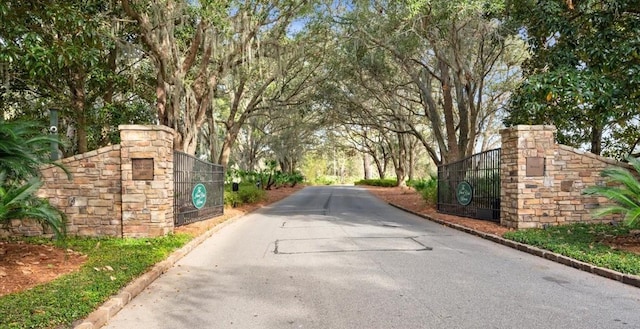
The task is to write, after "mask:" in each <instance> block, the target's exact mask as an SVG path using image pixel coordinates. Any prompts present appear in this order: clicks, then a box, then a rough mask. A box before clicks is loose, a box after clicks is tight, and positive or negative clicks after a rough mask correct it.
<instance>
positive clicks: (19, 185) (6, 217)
mask: <svg viewBox="0 0 640 329" xmlns="http://www.w3.org/2000/svg"><path fill="white" fill-rule="evenodd" d="M55 140H56V139H55V137H53V136H49V135H46V134H44V133H43V132H42V131H41V130H40V129H39V125H38V124H36V123H33V122H24V121H19V122H2V121H0V225H5V226H6V225H9V223H10V222H11V220H12V219H27V218H28V219H33V220H36V221H38V222H39V223H40V224H42V225H43V226H44V227H48V228H50V229H52V230H53V232H54V233H55V234H56V236H59V237H60V236H64V234H65V228H66V224H65V216H64V214H63V213H62V212H61V211H59V210H58V209H56V208H55V207H53V206H51V205H50V204H49V202H48V201H47V200H44V199H41V198H38V197H37V196H36V195H35V193H36V192H37V191H38V189H39V188H40V187H41V186H42V182H41V181H40V178H39V170H40V166H42V165H43V164H46V163H51V160H49V158H48V154H49V152H50V151H49V144H50V143H51V141H55ZM54 164H55V163H54ZM55 165H58V166H59V167H61V166H60V165H59V164H55ZM61 168H62V167H61ZM62 169H63V170H65V172H67V175H69V173H68V171H66V169H65V168H62Z"/></svg>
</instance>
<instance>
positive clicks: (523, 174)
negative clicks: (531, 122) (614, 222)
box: [500, 126, 629, 228]
mask: <svg viewBox="0 0 640 329" xmlns="http://www.w3.org/2000/svg"><path fill="white" fill-rule="evenodd" d="M500 133H501V135H502V153H501V157H500V170H501V181H502V183H501V191H500V196H501V202H500V203H501V207H500V211H501V215H500V223H501V224H502V225H505V226H507V227H513V228H532V227H542V226H544V225H559V224H565V223H572V222H593V221H602V219H594V218H593V217H592V216H591V211H592V210H593V209H594V208H596V207H598V206H600V205H601V204H605V203H607V202H609V201H608V200H607V199H606V198H602V197H594V196H587V195H583V194H582V192H583V191H584V189H585V188H587V187H589V186H594V185H596V184H598V185H602V184H605V183H606V182H605V179H604V178H603V177H601V176H600V172H601V171H602V170H603V169H605V168H607V167H610V166H613V165H617V166H623V167H626V168H629V166H627V165H626V164H623V163H620V162H617V161H614V160H612V159H609V158H605V157H601V156H597V155H595V154H592V153H589V152H583V151H580V150H577V149H573V148H570V147H568V146H564V145H559V144H556V142H555V133H556V128H555V127H554V126H515V127H511V128H507V129H504V130H502V131H501V132H500ZM540 166H541V167H540ZM611 219H613V217H609V218H606V220H611Z"/></svg>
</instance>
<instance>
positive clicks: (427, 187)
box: [407, 177, 438, 205]
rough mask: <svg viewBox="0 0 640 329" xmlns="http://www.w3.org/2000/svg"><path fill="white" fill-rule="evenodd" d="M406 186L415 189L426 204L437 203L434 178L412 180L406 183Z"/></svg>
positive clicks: (436, 183)
mask: <svg viewBox="0 0 640 329" xmlns="http://www.w3.org/2000/svg"><path fill="white" fill-rule="evenodd" d="M407 186H411V187H413V188H414V189H416V191H418V193H420V195H421V196H422V198H423V199H424V200H425V201H426V202H427V203H428V204H431V205H435V204H436V203H438V179H437V178H436V177H431V178H429V179H419V180H412V181H409V182H407Z"/></svg>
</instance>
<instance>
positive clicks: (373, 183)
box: [354, 179, 398, 187]
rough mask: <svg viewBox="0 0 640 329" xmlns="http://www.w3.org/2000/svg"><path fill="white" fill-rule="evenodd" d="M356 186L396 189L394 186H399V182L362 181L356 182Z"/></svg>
mask: <svg viewBox="0 0 640 329" xmlns="http://www.w3.org/2000/svg"><path fill="white" fill-rule="evenodd" d="M354 184H355V185H369V186H381V187H394V186H398V181H397V180H396V179H362V180H359V181H357V182H355V183H354Z"/></svg>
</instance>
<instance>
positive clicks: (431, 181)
mask: <svg viewBox="0 0 640 329" xmlns="http://www.w3.org/2000/svg"><path fill="white" fill-rule="evenodd" d="M355 185H368V186H380V187H395V186H398V180H397V179H390V178H385V179H362V180H359V181H357V182H355ZM407 186H409V187H413V188H414V189H415V190H416V191H417V192H418V193H420V195H421V196H422V198H423V199H424V201H425V202H426V203H427V204H429V205H432V206H433V205H435V204H436V203H437V202H438V179H437V178H436V177H429V178H422V179H417V180H409V181H407Z"/></svg>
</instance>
